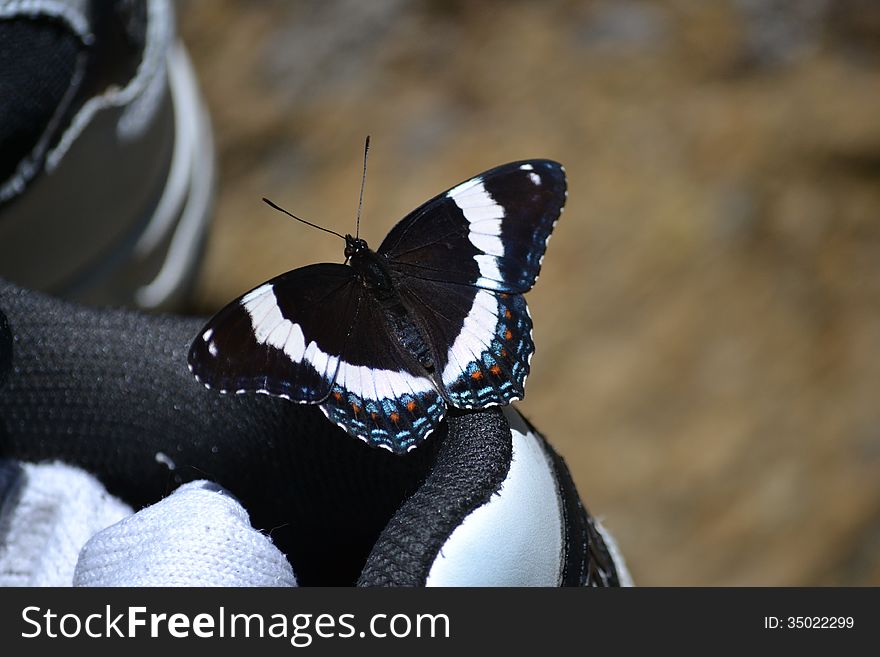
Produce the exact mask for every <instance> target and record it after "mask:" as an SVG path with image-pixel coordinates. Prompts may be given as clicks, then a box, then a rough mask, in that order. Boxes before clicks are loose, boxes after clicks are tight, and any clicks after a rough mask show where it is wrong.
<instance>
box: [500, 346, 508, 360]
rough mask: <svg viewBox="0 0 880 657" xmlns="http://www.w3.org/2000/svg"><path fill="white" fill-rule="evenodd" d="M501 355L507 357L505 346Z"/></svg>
mask: <svg viewBox="0 0 880 657" xmlns="http://www.w3.org/2000/svg"><path fill="white" fill-rule="evenodd" d="M501 355H502V356H504V357H505V358H506V357H507V349H505V348H504V347H502V348H501Z"/></svg>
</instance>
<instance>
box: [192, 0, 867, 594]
mask: <svg viewBox="0 0 880 657" xmlns="http://www.w3.org/2000/svg"><path fill="white" fill-rule="evenodd" d="M179 9H180V11H179V21H180V31H181V33H182V36H183V38H184V40H185V42H186V44H187V46H188V47H189V49H190V52H191V55H192V57H193V60H194V63H195V66H196V70H197V72H198V74H199V76H200V80H201V85H202V88H203V91H204V93H205V95H206V98H207V102H208V105H209V109H210V111H211V113H212V116H213V120H214V126H215V130H216V138H217V141H218V145H219V157H220V169H221V180H220V188H219V196H218V202H217V217H216V221H215V224H214V226H213V230H212V233H211V235H210V242H209V245H208V253H207V258H206V261H205V263H204V267H203V271H202V275H201V279H200V286H199V304H200V308H201V310H202V311H205V312H208V311H211V310H215V309H217V308H219V307H220V306H221V305H222V304H224V303H225V302H227V301H229V300H230V299H231V298H232V297H234V296H236V295H238V294H240V293H242V292H243V291H245V290H246V289H248V288H250V287H252V286H254V285H256V284H258V283H260V282H262V281H263V280H264V279H266V278H269V277H271V276H273V275H276V274H278V273H280V272H282V271H286V270H288V269H292V268H294V267H298V266H302V265H305V264H308V263H311V262H315V261H339V260H340V258H341V250H340V244H339V242H338V241H337V240H336V239H334V238H331V237H329V236H326V235H324V234H322V233H319V232H317V231H314V230H310V229H308V228H306V227H303V226H301V225H299V224H296V223H295V222H293V221H291V220H289V219H286V218H285V217H283V216H282V215H279V214H278V213H276V212H273V211H272V210H270V209H269V208H267V207H265V206H264V205H263V204H262V203H261V202H260V197H261V196H264V195H265V196H269V197H270V198H272V199H274V200H275V201H277V202H278V203H280V204H282V205H284V206H286V207H288V208H289V209H291V210H292V211H294V212H296V213H298V214H300V215H301V216H303V217H305V218H307V219H310V220H311V221H315V222H318V223H321V224H322V225H325V226H328V227H330V228H333V229H335V230H338V231H340V232H346V231H350V230H352V229H353V227H354V217H355V210H356V207H357V196H358V186H359V183H360V167H361V148H362V145H363V139H364V136H365V135H367V134H371V135H372V137H373V150H372V153H371V159H370V168H369V174H368V177H367V189H366V201H365V213H364V219H363V226H362V235H363V236H365V237H366V238H367V239H368V240H369V241H370V243H371V245H373V246H377V245H378V243H379V242H380V241H381V238H382V237H383V236H384V235H385V233H386V231H387V230H388V229H389V228H390V227H391V226H392V225H393V224H394V223H395V222H396V221H397V220H398V219H400V218H401V217H402V216H403V215H404V214H405V213H406V212H408V211H409V210H411V209H412V208H414V207H415V206H416V205H418V204H420V203H421V202H422V201H425V200H427V199H428V198H429V197H431V196H433V195H434V194H436V193H439V192H440V191H442V190H444V189H446V188H448V187H450V186H452V185H454V184H456V183H458V182H460V181H461V180H463V179H464V178H467V177H469V176H471V175H472V174H475V173H478V172H480V171H482V170H484V169H487V168H489V167H492V166H494V165H497V164H500V163H503V162H506V161H509V160H515V159H523V158H530V157H550V158H554V159H557V160H559V161H561V162H562V163H563V164H565V166H566V169H567V171H568V175H569V186H570V191H569V202H568V208H567V211H566V213H565V215H564V218H563V220H562V221H561V222H560V223H559V225H558V227H557V230H556V232H555V234H554V238H553V240H552V241H551V244H550V247H549V251H548V256H547V259H546V260H545V262H544V271H543V272H542V275H541V280H540V281H539V283H538V285H537V286H536V288H535V289H534V290H533V291H532V292H531V293H530V294H529V296H528V301H529V305H530V308H531V311H532V316H533V318H534V320H535V338H536V343H537V353H536V356H535V358H534V360H533V362H532V365H533V374H532V376H531V377H530V379H529V383H528V395H527V398H526V400H525V401H524V402H521V403H520V409H521V410H522V411H523V412H524V413H525V414H526V415H527V416H528V417H530V418H531V419H532V420H533V421H534V422H535V423H536V424H537V426H538V427H540V428H541V429H542V430H543V431H544V432H545V433H546V435H547V436H548V438H549V439H550V441H551V442H552V443H553V445H554V446H555V447H556V448H557V450H558V451H559V452H560V453H562V454H563V455H564V456H565V458H566V460H567V461H568V463H569V465H570V467H571V469H572V471H573V474H574V477H575V480H576V482H577V485H578V488H579V490H580V493H581V495H582V497H583V499H584V501H585V503H586V504H587V506H588V507H589V509H590V510H591V511H592V512H593V513H595V514H596V515H598V516H600V517H602V518H604V521H605V523H606V524H607V526H608V527H609V528H610V529H611V530H612V531H613V533H614V534H615V535H616V536H617V538H618V540H619V542H620V544H621V547H622V550H623V552H624V554H625V555H626V556H627V558H628V561H629V564H630V567H631V569H632V571H633V574H634V576H635V579H636V581H637V582H638V583H640V584H644V585H664V584H665V585H685V584H686V585H746V584H754V585H800V584H804V585H810V584H819V585H829V584H834V585H850V584H873V585H878V584H880V402H878V382H880V263H878V258H880V222H878V219H880V216H878V214H880V184H878V183H880V5H878V4H877V3H875V2H870V1H867V0H865V1H857V0H839V1H830V0H828V1H825V0H801V1H796V0H795V1H791V2H788V1H781V0H778V1H771V0H729V1H726V2H702V1H699V0H681V1H669V2H637V1H634V0H627V1H616V2H615V1H603V2H599V1H597V2H543V3H537V2H532V3H527V2H481V3H476V2H463V1H462V2H443V1H440V0H433V1H421V2H402V1H397V0H378V1H371V2H361V1H358V0H338V1H333V2H329V1H327V2H320V1H313V2H281V1H278V2H218V1H216V0H210V1H208V0H188V1H187V2H183V3H181V4H180V6H179Z"/></svg>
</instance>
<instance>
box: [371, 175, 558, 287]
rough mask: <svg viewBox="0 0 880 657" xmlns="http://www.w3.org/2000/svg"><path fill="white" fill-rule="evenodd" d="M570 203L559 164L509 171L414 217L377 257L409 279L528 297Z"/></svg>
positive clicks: (464, 187)
mask: <svg viewBox="0 0 880 657" xmlns="http://www.w3.org/2000/svg"><path fill="white" fill-rule="evenodd" d="M565 199H566V182H565V171H564V169H563V168H562V166H561V165H560V164H558V163H557V162H553V161H550V160H528V161H523V162H513V163H511V164H505V165H503V166H500V167H496V168H495V169H490V170H489V171H486V172H485V173H482V174H480V175H478V176H475V177H474V178H471V179H470V180H467V181H465V182H463V183H461V184H460V185H457V186H456V187H453V188H452V189H450V190H449V191H447V192H444V193H443V194H440V195H439V196H436V197H434V198H433V199H431V200H430V201H428V202H427V203H425V204H424V205H422V206H421V207H419V208H418V209H416V210H415V211H413V212H412V213H410V214H409V215H408V216H406V217H405V218H404V219H403V220H402V221H401V222H400V223H398V224H397V225H396V226H395V227H394V228H392V229H391V232H389V233H388V236H387V237H386V238H385V240H384V241H383V242H382V245H381V246H380V247H379V249H378V252H379V253H381V254H384V255H385V256H387V257H388V259H389V261H390V262H392V263H393V264H394V266H395V268H396V269H397V270H398V271H399V272H400V273H401V274H402V275H404V276H412V277H417V278H424V279H427V280H433V281H439V282H449V283H459V284H466V285H474V286H476V287H481V288H485V289H489V290H496V291H499V292H508V293H522V292H526V291H527V290H529V289H530V288H531V287H532V285H534V283H535V280H536V279H537V276H538V273H539V272H540V269H541V262H542V261H543V258H544V252H545V250H546V245H547V241H548V239H549V237H550V233H551V232H552V230H553V226H554V225H555V224H556V221H557V220H558V219H559V215H560V213H561V212H562V208H563V206H564V204H565Z"/></svg>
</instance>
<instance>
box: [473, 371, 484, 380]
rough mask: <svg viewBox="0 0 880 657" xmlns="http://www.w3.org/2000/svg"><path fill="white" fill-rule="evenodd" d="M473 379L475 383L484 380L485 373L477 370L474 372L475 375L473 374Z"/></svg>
mask: <svg viewBox="0 0 880 657" xmlns="http://www.w3.org/2000/svg"><path fill="white" fill-rule="evenodd" d="M471 378H472V379H473V380H474V381H479V380H480V379H482V378H483V373H482V372H481V371H480V370H475V371H474V372H473V374H471Z"/></svg>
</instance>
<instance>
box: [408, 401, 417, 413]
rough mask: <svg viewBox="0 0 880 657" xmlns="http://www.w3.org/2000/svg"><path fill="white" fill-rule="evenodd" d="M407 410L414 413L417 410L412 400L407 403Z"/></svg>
mask: <svg viewBox="0 0 880 657" xmlns="http://www.w3.org/2000/svg"><path fill="white" fill-rule="evenodd" d="M406 410H408V411H409V412H410V413H412V412H413V411H414V410H416V403H415V402H414V401H412V400H410V401H408V402H406Z"/></svg>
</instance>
